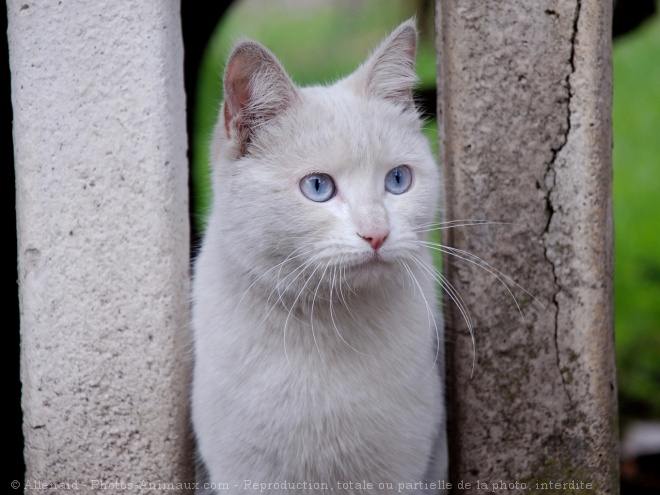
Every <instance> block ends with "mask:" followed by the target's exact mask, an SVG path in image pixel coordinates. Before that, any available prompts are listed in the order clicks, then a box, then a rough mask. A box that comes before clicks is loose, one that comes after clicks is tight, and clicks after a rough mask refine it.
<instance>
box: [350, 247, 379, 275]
mask: <svg viewBox="0 0 660 495" xmlns="http://www.w3.org/2000/svg"><path fill="white" fill-rule="evenodd" d="M386 264H387V261H386V260H385V259H384V258H383V256H382V255H381V253H380V252H378V251H373V252H371V253H368V254H365V255H364V256H360V257H359V258H358V259H356V260H355V262H354V263H352V266H351V268H352V269H357V270H374V269H377V268H380V267H382V266H384V265H386Z"/></svg>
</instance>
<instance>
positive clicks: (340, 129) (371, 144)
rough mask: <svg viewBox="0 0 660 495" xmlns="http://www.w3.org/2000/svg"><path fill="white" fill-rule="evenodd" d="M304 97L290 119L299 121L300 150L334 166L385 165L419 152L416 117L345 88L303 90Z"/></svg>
mask: <svg viewBox="0 0 660 495" xmlns="http://www.w3.org/2000/svg"><path fill="white" fill-rule="evenodd" d="M301 95H302V101H301V103H300V105H299V106H298V108H296V109H294V110H293V111H292V113H291V115H290V116H289V117H290V119H291V120H292V121H295V122H296V128H297V133H298V136H297V137H298V141H299V143H300V146H302V147H304V148H305V149H307V150H309V149H310V147H311V148H314V147H315V148H316V149H317V150H318V151H319V152H322V153H326V154H328V155H330V156H328V158H330V161H332V162H335V163H343V162H348V163H351V164H352V166H355V165H356V164H370V165H373V164H378V163H383V165H384V166H386V165H388V164H389V163H390V162H396V161H397V160H399V159H402V158H403V157H404V156H406V155H409V154H410V153H412V152H414V150H415V149H416V148H418V147H419V144H420V141H419V140H420V137H421V136H420V133H419V121H418V118H417V116H416V115H414V114H410V113H408V114H406V113H402V112H401V110H400V109H399V108H396V107H394V106H393V105H390V104H388V103H386V102H382V101H374V100H369V99H367V98H365V97H363V96H360V95H356V94H355V93H354V92H353V91H351V89H350V88H347V87H344V86H343V85H341V83H340V84H336V85H334V86H329V87H323V86H318V87H307V88H302V89H301Z"/></svg>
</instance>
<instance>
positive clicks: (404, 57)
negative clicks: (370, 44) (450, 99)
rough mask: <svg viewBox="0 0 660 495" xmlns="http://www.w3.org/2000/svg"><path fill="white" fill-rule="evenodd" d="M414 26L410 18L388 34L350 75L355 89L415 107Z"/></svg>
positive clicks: (371, 96)
mask: <svg viewBox="0 0 660 495" xmlns="http://www.w3.org/2000/svg"><path fill="white" fill-rule="evenodd" d="M416 52H417V27H416V26H415V21H414V19H409V20H407V21H406V22H404V23H403V24H401V25H400V26H399V27H398V28H396V29H395V30H394V32H393V33H392V34H391V35H390V36H388V37H387V38H386V39H385V41H383V42H382V43H381V45H380V46H379V47H378V48H377V49H376V51H375V52H374V53H373V54H372V55H371V57H369V59H368V60H367V61H366V62H365V63H364V65H362V66H361V67H360V68H359V69H358V70H357V71H356V72H355V73H354V74H353V75H352V76H351V77H350V79H352V81H351V82H352V83H353V84H357V88H356V89H358V90H361V91H363V92H365V93H366V96H367V97H370V98H381V99H385V100H389V101H391V102H393V103H395V104H398V105H402V106H404V107H407V108H410V109H414V107H415V104H414V101H413V92H412V91H413V87H414V86H415V83H416V82H417V75H416V74H415V55H416Z"/></svg>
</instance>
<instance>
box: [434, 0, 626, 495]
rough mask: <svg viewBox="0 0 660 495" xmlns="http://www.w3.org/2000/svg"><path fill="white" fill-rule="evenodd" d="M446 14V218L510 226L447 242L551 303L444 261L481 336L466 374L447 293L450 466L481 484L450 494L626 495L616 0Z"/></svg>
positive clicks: (467, 351) (458, 232) (446, 6)
mask: <svg viewBox="0 0 660 495" xmlns="http://www.w3.org/2000/svg"><path fill="white" fill-rule="evenodd" d="M436 15H437V19H436V21H437V31H438V37H437V46H438V88H439V104H438V106H439V108H438V111H439V122H440V160H441V163H442V166H443V170H444V175H445V181H446V184H445V189H446V197H445V204H444V212H443V216H444V218H443V220H463V219H480V220H490V221H493V222H510V223H511V225H488V226H475V227H469V228H454V229H447V230H444V231H443V243H444V244H446V245H450V246H455V247H457V248H460V249H464V250H466V251H469V252H471V253H474V254H476V255H478V256H480V257H481V258H484V259H485V260H487V261H489V262H490V263H491V264H492V265H493V266H494V267H495V268H497V269H498V270H501V271H502V272H503V273H504V274H506V275H509V276H511V277H512V278H513V279H515V280H516V282H518V283H519V284H520V285H521V286H523V287H524V288H525V289H527V290H528V291H529V292H530V293H531V294H533V295H534V296H535V297H536V298H538V300H539V301H540V302H541V303H542V304H543V305H545V307H546V308H547V311H546V310H544V309H543V308H542V307H541V306H540V304H538V303H537V302H536V301H534V300H533V299H532V298H530V297H529V296H528V295H527V294H526V293H525V292H524V291H522V290H520V289H519V288H517V287H515V286H514V285H512V284H510V283H508V281H507V280H506V279H504V278H503V280H504V281H505V282H507V283H508V284H509V285H510V286H511V288H512V291H513V293H514V294H515V296H516V298H517V299H518V302H519V303H520V306H521V310H522V313H523V315H524V320H523V319H521V317H520V315H519V314H518V313H517V309H516V305H515V303H514V301H513V300H512V298H511V295H510V294H509V293H508V291H507V290H506V289H505V288H504V287H503V286H502V285H501V284H500V282H499V281H498V280H497V278H496V277H495V275H494V273H495V272H493V271H492V270H490V271H487V270H483V269H480V268H479V267H477V266H476V265H475V264H471V263H469V262H465V261H461V260H459V259H457V258H456V257H452V256H446V263H445V270H446V275H447V277H448V279H449V280H450V281H451V283H452V284H454V285H455V286H456V288H457V290H458V292H459V293H460V294H462V296H463V298H464V300H465V303H466V306H467V307H468V309H469V311H470V313H471V316H472V321H473V324H474V336H475V342H476V350H475V351H474V352H476V367H475V370H474V377H473V378H471V377H470V375H471V371H472V359H473V347H472V343H471V340H470V335H469V332H468V330H467V327H466V324H465V322H464V321H463V320H462V316H461V314H460V313H459V311H458V310H457V309H456V308H455V306H453V304H452V303H451V302H450V301H449V300H447V302H446V312H447V313H448V315H449V317H448V321H447V341H448V360H449V373H448V374H449V380H450V383H449V404H450V406H449V407H450V409H451V412H450V415H451V422H450V430H449V433H450V438H451V446H450V452H451V454H450V464H451V468H450V469H451V474H452V481H453V482H454V483H455V486H456V485H457V484H458V483H459V482H460V481H461V480H462V481H463V482H464V485H463V486H465V483H471V490H460V489H457V490H456V493H460V492H462V491H467V492H469V491H474V489H475V488H478V487H477V485H476V483H477V481H480V482H481V483H484V482H485V483H487V484H488V488H489V489H491V488H492V484H493V483H498V486H500V487H502V485H501V482H504V483H505V484H506V485H507V489H508V490H509V492H508V493H522V492H524V491H525V489H524V487H521V486H519V488H515V486H514V485H510V484H511V483H514V484H515V483H516V482H518V483H519V484H522V483H526V488H529V489H530V490H531V492H532V493H534V492H535V490H541V489H543V488H545V489H544V490H543V492H542V493H548V494H550V493H573V491H574V490H573V489H576V488H580V486H579V483H584V484H586V483H591V488H592V489H593V490H595V492H594V493H599V494H604V493H617V492H618V468H617V465H618V448H617V433H618V432H617V411H616V379H615V368H614V349H613V317H612V315H613V309H612V308H613V301H612V250H613V239H612V236H613V232H612V208H611V194H610V190H611V162H610V150H611V147H612V141H611V131H610V104H611V75H610V72H611V67H610V49H611V47H610V32H611V5H610V3H609V2H601V1H599V0H563V1H560V0H557V1H550V0H544V1H539V0H523V1H520V0H503V1H482V0H467V1H461V2H455V1H450V0H438V1H437V2H436ZM473 261H474V260H473ZM501 278H502V277H501ZM571 481H573V482H574V484H573V485H556V484H555V483H570V482H571ZM537 483H538V485H537ZM542 483H546V485H541V484H542ZM550 483H552V484H550ZM481 488H482V490H481V491H483V486H482V487H481ZM584 488H585V486H584V485H583V486H582V489H584ZM575 492H576V493H584V492H580V491H577V490H575Z"/></svg>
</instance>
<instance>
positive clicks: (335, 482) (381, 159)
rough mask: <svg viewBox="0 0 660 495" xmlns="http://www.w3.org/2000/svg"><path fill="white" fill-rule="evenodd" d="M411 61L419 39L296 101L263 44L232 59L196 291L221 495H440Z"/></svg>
mask: <svg viewBox="0 0 660 495" xmlns="http://www.w3.org/2000/svg"><path fill="white" fill-rule="evenodd" d="M416 45H417V31H416V28H415V25H414V22H413V21H407V22H405V23H403V24H402V25H401V26H399V27H398V28H397V29H396V30H395V31H394V32H393V33H392V35H390V36H389V37H388V38H387V39H386V40H385V41H384V42H383V43H382V45H381V46H380V47H379V48H378V49H377V50H376V51H375V52H374V54H373V55H372V56H371V57H370V58H369V59H368V60H367V62H366V63H365V64H364V65H362V66H361V67H360V68H359V69H358V70H357V71H356V72H355V73H353V74H352V75H350V76H348V77H347V78H345V79H343V80H340V81H339V82H337V83H336V84H334V85H332V86H329V87H308V88H298V87H296V86H295V85H294V84H293V83H292V81H291V79H290V78H289V77H288V75H287V74H286V72H285V71H284V69H283V68H282V66H281V65H280V63H279V62H278V61H277V59H276V58H275V57H274V56H273V55H272V54H271V53H270V52H269V51H268V50H267V49H266V48H264V47H263V46H261V45H259V44H258V43H255V42H252V41H244V42H241V43H239V44H238V46H237V47H236V48H235V49H234V51H233V53H232V54H231V56H230V58H229V61H228V63H227V68H226V72H225V78H224V86H225V98H226V99H225V101H224V104H223V107H222V111H221V113H220V118H219V122H218V124H217V126H216V129H215V133H214V142H213V146H212V155H213V156H212V168H213V191H214V205H213V210H212V213H211V216H210V219H209V222H208V227H207V231H206V237H205V239H204V242H203V246H202V249H201V252H200V254H199V256H198V258H197V260H196V263H195V276H194V287H193V327H194V351H195V356H194V357H195V370H194V382H193V393H192V408H193V423H194V428H195V433H196V437H197V442H198V448H199V453H200V455H201V459H202V461H203V463H204V464H205V466H206V468H207V470H208V475H209V481H210V482H211V483H216V484H218V485H216V486H217V487H218V488H221V489H220V490H218V491H219V492H221V493H244V492H245V490H246V489H247V490H251V489H255V487H257V486H258V487H259V489H260V492H262V493H277V494H286V493H322V492H326V493H327V490H329V489H332V490H333V491H335V492H339V493H356V494H357V493H359V494H362V495H366V494H369V493H380V494H383V493H436V492H437V489H436V487H437V483H438V481H439V480H443V479H444V478H446V474H447V452H446V450H447V449H446V434H445V408H444V397H443V396H444V382H443V380H444V377H443V375H444V373H443V370H444V356H443V349H442V342H443V334H442V321H441V316H440V312H439V311H438V309H437V307H436V306H437V303H436V301H437V295H436V288H435V280H434V277H433V276H432V274H433V268H432V259H431V255H430V253H429V250H428V248H427V247H426V244H425V242H426V241H427V240H428V239H427V236H428V227H429V226H430V225H431V224H432V222H433V221H434V217H435V215H436V207H437V202H438V196H439V191H440V184H439V175H438V170H437V167H436V164H435V162H434V158H433V156H432V154H431V151H430V149H429V146H428V143H427V142H426V140H425V138H424V137H423V135H422V133H421V132H420V126H421V123H420V118H419V115H418V113H417V111H416V109H415V106H414V103H413V98H412V87H413V84H414V83H415V81H416V78H415V73H414V59H415V51H416ZM257 484H258V485H257ZM315 484H316V485H315ZM324 484H325V485H324Z"/></svg>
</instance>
